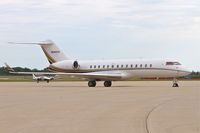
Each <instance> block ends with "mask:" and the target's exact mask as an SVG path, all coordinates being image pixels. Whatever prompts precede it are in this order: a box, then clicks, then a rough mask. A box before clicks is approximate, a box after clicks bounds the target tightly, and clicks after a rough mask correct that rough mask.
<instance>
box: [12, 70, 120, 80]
mask: <svg viewBox="0 0 200 133" xmlns="http://www.w3.org/2000/svg"><path fill="white" fill-rule="evenodd" d="M10 73H12V74H27V75H29V74H35V75H63V76H74V77H78V78H86V79H91V80H92V79H94V80H97V79H99V80H111V79H112V80H115V79H121V78H122V74H121V73H109V74H106V73H95V72H94V73H53V72H10Z"/></svg>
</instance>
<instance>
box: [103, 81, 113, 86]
mask: <svg viewBox="0 0 200 133" xmlns="http://www.w3.org/2000/svg"><path fill="white" fill-rule="evenodd" d="M104 86H105V87H111V86H112V82H111V81H105V82H104Z"/></svg>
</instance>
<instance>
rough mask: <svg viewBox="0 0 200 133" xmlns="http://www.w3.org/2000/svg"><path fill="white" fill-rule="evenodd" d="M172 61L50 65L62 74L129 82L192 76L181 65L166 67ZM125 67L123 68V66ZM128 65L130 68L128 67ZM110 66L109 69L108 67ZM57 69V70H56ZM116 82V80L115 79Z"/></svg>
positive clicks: (58, 63) (101, 61) (65, 62)
mask: <svg viewBox="0 0 200 133" xmlns="http://www.w3.org/2000/svg"><path fill="white" fill-rule="evenodd" d="M169 61H170V62H176V61H172V60H143V59H140V60H96V61H95V60H94V61H78V63H79V67H78V68H77V69H74V67H73V65H72V64H73V62H74V61H73V60H65V61H61V62H57V63H54V64H52V65H50V68H53V69H54V70H56V71H61V72H73V73H75V72H82V73H86V72H87V73H96V74H97V73H99V74H119V73H120V74H121V75H122V78H120V79H117V80H127V79H131V78H150V77H157V78H161V77H181V76H185V75H188V74H190V73H191V72H190V71H189V70H188V69H185V68H184V67H183V66H182V65H181V64H179V65H166V63H167V62H169ZM122 65H123V66H122ZM127 65H128V66H127ZM108 66H109V67H108ZM55 68H56V69H55ZM115 80H116V79H115Z"/></svg>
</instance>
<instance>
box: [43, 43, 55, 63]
mask: <svg viewBox="0 0 200 133" xmlns="http://www.w3.org/2000/svg"><path fill="white" fill-rule="evenodd" d="M41 47H42V50H43V52H44V54H45V55H46V57H47V59H48V60H49V61H50V62H51V63H56V61H55V60H54V59H53V58H52V57H51V56H50V55H49V54H48V53H47V51H46V50H45V49H44V47H43V46H41Z"/></svg>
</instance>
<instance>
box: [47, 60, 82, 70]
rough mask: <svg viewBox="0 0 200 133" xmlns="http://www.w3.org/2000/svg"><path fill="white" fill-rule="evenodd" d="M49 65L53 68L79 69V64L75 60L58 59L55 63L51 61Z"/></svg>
mask: <svg viewBox="0 0 200 133" xmlns="http://www.w3.org/2000/svg"><path fill="white" fill-rule="evenodd" d="M50 67H54V68H58V69H59V68H60V69H68V70H69V69H75V70H76V69H79V68H80V65H79V62H78V61H77V60H64V61H59V62H56V63H53V64H51V65H50Z"/></svg>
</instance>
